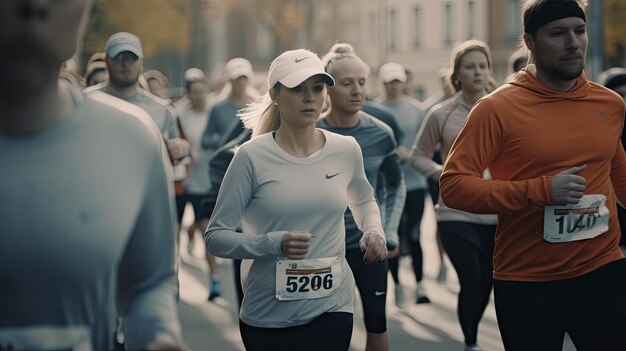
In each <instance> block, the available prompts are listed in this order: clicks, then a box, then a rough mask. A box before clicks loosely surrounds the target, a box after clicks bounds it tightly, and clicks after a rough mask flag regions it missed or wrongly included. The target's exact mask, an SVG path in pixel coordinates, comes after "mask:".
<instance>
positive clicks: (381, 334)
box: [317, 43, 406, 351]
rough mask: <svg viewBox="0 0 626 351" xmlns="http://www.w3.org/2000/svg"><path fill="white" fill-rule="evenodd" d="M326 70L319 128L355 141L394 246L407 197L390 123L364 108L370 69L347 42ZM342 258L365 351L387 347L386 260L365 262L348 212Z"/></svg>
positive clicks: (325, 61) (325, 59) (389, 242)
mask: <svg viewBox="0 0 626 351" xmlns="http://www.w3.org/2000/svg"><path fill="white" fill-rule="evenodd" d="M322 63H323V64H324V67H325V69H326V72H328V73H329V74H331V75H332V76H333V77H334V78H335V81H336V82H337V84H335V86H333V87H332V88H329V89H328V96H329V97H330V99H329V100H330V110H329V111H328V113H327V114H326V115H325V116H324V118H323V119H320V120H319V122H318V123H317V126H318V127H319V128H323V129H326V130H329V131H331V132H334V133H338V134H341V135H346V136H351V137H354V138H355V139H356V141H357V142H358V143H359V146H360V147H361V152H362V153H363V160H364V165H365V174H366V175H367V179H368V180H369V183H370V184H371V185H372V187H374V189H375V193H376V199H377V202H378V203H379V204H380V207H381V208H383V209H384V211H383V213H382V218H383V223H384V230H385V236H386V237H387V248H388V249H389V250H394V251H392V252H394V253H395V254H397V253H398V252H399V250H395V249H397V248H398V225H399V223H400V216H401V215H402V209H403V206H404V199H405V197H406V188H405V186H404V180H403V177H402V165H401V164H400V158H399V157H398V154H397V152H396V147H397V145H396V141H395V139H394V136H393V131H392V130H391V129H390V127H389V126H387V125H386V124H384V123H383V122H381V121H379V120H378V119H376V118H374V117H372V116H370V115H368V114H367V113H365V112H363V111H362V109H363V103H364V101H365V83H366V81H367V76H368V75H369V68H368V67H367V65H365V63H364V62H363V61H362V60H361V59H360V58H359V57H358V56H356V54H355V53H354V49H353V48H352V46H351V45H350V44H345V43H337V44H335V45H333V47H332V48H331V49H330V51H329V52H328V54H326V55H325V56H324V57H323V58H322ZM344 218H345V227H346V259H347V260H348V264H350V268H351V269H352V273H353V274H354V278H355V280H356V285H357V287H358V289H359V293H360V295H361V301H362V305H363V317H364V321H365V329H366V330H367V342H366V347H365V350H368V351H384V350H388V349H389V345H388V344H389V343H388V334H387V319H386V311H385V300H386V297H387V260H383V261H380V262H375V263H373V264H370V265H365V263H364V262H363V259H362V258H361V256H362V254H361V250H360V249H359V240H360V239H361V237H362V235H363V233H362V232H361V231H360V230H359V229H358V228H357V226H356V224H355V222H354V219H353V217H352V214H351V213H350V211H346V213H345V217H344Z"/></svg>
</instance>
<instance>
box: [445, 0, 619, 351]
mask: <svg viewBox="0 0 626 351" xmlns="http://www.w3.org/2000/svg"><path fill="white" fill-rule="evenodd" d="M523 20H524V31H525V33H524V36H523V40H524V44H525V45H526V47H527V48H528V50H529V51H530V55H531V59H532V62H533V64H530V65H528V66H527V67H526V68H524V69H522V70H521V71H520V73H518V74H517V76H515V78H514V79H513V80H512V81H511V82H510V83H508V84H506V85H504V86H503V87H501V88H500V89H498V90H497V91H495V92H494V93H492V94H490V95H488V96H486V97H484V98H483V99H482V100H480V101H479V102H478V103H477V104H476V105H475V106H474V108H473V109H472V111H471V112H470V115H469V116H468V119H467V122H466V124H465V126H464V128H463V130H462V131H461V133H460V134H459V136H458V138H457V139H456V141H455V143H454V145H453V147H452V150H451V152H450V157H449V158H448V161H447V163H446V165H445V167H444V171H443V174H442V176H441V194H442V198H443V201H444V202H445V204H446V205H448V206H449V207H453V208H457V209H461V210H464V211H468V212H473V213H497V214H498V229H497V232H496V237H495V251H494V291H495V305H496V313H497V316H498V325H499V328H500V333H501V335H502V340H503V342H504V346H505V348H506V349H507V350H513V351H515V350H540V351H542V350H561V349H562V347H563V346H562V345H563V338H564V334H565V332H567V333H568V334H569V335H570V337H571V338H572V341H573V342H574V344H575V346H576V348H577V349H578V350H626V337H625V335H626V334H625V333H624V330H626V279H624V277H625V276H626V261H625V260H624V255H623V254H622V252H621V250H620V249H619V246H618V244H619V238H620V229H619V222H618V217H617V209H616V201H615V200H616V199H618V200H619V201H620V202H621V203H626V155H625V154H624V149H623V146H622V143H621V141H620V134H621V132H622V127H623V124H624V102H623V100H622V99H621V98H620V97H619V96H618V95H617V94H614V93H612V92H610V91H609V90H608V89H606V88H604V87H602V86H601V85H599V84H596V83H593V82H590V81H589V80H587V77H586V76H585V74H584V72H583V71H584V68H585V54H586V50H587V26H586V17H585V13H584V11H583V8H582V6H581V5H580V4H579V3H578V2H577V1H575V0H531V1H528V2H526V3H525V4H524V7H523ZM487 168H489V170H490V171H491V175H492V178H493V179H492V180H485V179H483V178H482V175H483V171H485V169H487Z"/></svg>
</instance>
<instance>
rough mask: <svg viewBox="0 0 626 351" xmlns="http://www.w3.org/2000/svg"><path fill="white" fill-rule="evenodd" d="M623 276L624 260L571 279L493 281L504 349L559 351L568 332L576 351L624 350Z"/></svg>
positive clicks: (625, 305)
mask: <svg viewBox="0 0 626 351" xmlns="http://www.w3.org/2000/svg"><path fill="white" fill-rule="evenodd" d="M591 240H593V239H591ZM554 245H561V244H554ZM546 254H549V253H546ZM624 277H626V260H624V259H621V260H618V261H614V262H611V263H609V264H606V265H604V266H602V267H600V268H598V269H596V270H595V271H592V272H590V273H587V274H585V275H582V276H580V277H576V278H571V279H565V280H556V281H545V282H520V281H504V280H495V281H494V292H495V300H496V314H497V316H498V326H499V327H500V334H501V335H502V341H503V342H504V347H505V348H506V350H507V351H518V350H519V351H522V350H533V351H556V350H559V351H560V350H562V349H563V338H564V336H565V332H567V333H568V334H569V336H570V337H571V339H572V341H573V342H574V345H575V346H576V349H577V350H578V351H597V350H607V351H608V350H616V351H618V350H619V351H623V350H626V279H625V278H624Z"/></svg>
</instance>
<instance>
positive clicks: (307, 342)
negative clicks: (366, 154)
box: [205, 49, 387, 350]
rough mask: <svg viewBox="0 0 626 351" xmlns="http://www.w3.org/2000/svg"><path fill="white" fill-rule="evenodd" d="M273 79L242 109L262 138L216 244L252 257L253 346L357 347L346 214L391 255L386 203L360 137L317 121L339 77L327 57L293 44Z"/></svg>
mask: <svg viewBox="0 0 626 351" xmlns="http://www.w3.org/2000/svg"><path fill="white" fill-rule="evenodd" d="M268 83H269V88H270V89H269V91H268V93H267V94H266V95H265V96H264V97H262V98H260V99H259V100H258V101H256V102H255V103H253V104H251V105H248V107H247V108H246V109H245V110H243V111H242V112H241V118H242V120H243V121H244V123H245V124H246V126H248V127H250V128H251V129H252V130H253V137H252V139H251V140H250V141H248V142H246V143H244V144H243V145H242V146H241V147H240V148H239V149H238V150H237V153H236V154H235V156H234V158H233V160H232V162H231V164H230V166H229V168H228V170H227V172H226V175H225V176H224V180H223V183H222V185H221V188H220V193H219V195H218V198H217V203H216V205H215V209H214V211H213V215H212V217H211V220H210V222H209V227H208V228H207V231H206V233H205V241H206V246H207V249H208V250H209V252H211V253H212V254H214V255H217V256H221V257H228V258H235V259H243V262H242V265H241V272H242V284H243V289H244V298H243V302H242V305H241V309H240V315H239V318H240V331H241V336H242V339H243V342H244V345H245V347H246V349H247V350H347V349H348V348H349V346H350V339H351V335H352V325H353V319H352V313H353V303H354V288H355V284H354V278H353V276H352V272H351V270H350V267H349V266H348V263H347V262H346V259H345V251H346V249H345V227H344V219H343V215H344V212H345V210H346V206H347V207H349V208H350V210H351V211H352V213H353V216H354V218H355V222H356V223H357V226H358V227H359V229H360V230H361V231H363V233H364V235H363V238H362V239H361V243H360V247H361V250H363V251H364V254H363V260H364V261H365V263H366V264H369V263H372V262H375V261H380V260H383V259H384V258H385V257H386V256H387V248H386V241H385V236H384V233H383V228H382V225H381V218H380V211H379V209H378V205H377V204H376V200H375V199H374V194H373V190H372V187H371V186H370V184H369V182H368V181H367V178H366V176H365V171H364V169H363V156H362V154H361V149H360V147H359V145H358V144H357V142H356V141H355V140H354V138H352V137H346V136H342V135H339V134H334V133H331V132H328V131H325V130H320V129H316V128H315V123H316V122H317V120H318V118H319V116H320V113H321V110H322V105H323V103H324V100H325V98H326V86H327V85H329V86H333V85H334V84H335V81H334V80H333V78H332V77H331V76H330V75H329V74H328V73H326V72H325V71H324V67H323V65H322V62H321V61H320V59H319V58H318V57H317V55H315V54H314V53H312V52H310V51H308V50H304V49H300V50H292V51H287V52H284V53H283V54H281V55H280V56H278V57H277V58H276V59H275V60H274V61H273V62H272V65H271V66H270V69H269V76H268ZM238 227H240V231H241V232H237V228H238Z"/></svg>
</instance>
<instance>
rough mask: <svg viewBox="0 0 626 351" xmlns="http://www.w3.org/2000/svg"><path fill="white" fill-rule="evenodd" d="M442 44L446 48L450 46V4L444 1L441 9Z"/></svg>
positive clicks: (451, 19)
mask: <svg viewBox="0 0 626 351" xmlns="http://www.w3.org/2000/svg"><path fill="white" fill-rule="evenodd" d="M443 19H444V21H443V43H444V44H445V45H446V46H449V45H451V44H452V24H453V23H452V21H453V18H452V3H451V2H448V1H446V2H445V4H444V9H443Z"/></svg>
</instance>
